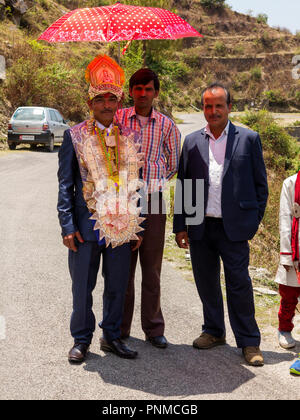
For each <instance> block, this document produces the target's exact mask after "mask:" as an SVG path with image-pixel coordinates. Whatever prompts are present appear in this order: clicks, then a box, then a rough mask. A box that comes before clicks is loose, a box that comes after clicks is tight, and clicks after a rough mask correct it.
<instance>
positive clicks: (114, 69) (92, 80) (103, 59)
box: [85, 55, 125, 101]
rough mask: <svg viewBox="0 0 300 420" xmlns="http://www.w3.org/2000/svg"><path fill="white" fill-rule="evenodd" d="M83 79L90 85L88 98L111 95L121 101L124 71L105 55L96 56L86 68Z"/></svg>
mask: <svg viewBox="0 0 300 420" xmlns="http://www.w3.org/2000/svg"><path fill="white" fill-rule="evenodd" d="M85 79H86V81H87V82H88V83H89V84H90V87H89V97H90V99H91V100H92V99H93V98H95V97H96V96H97V95H104V94H105V93H112V94H113V95H115V96H116V97H117V98H118V101H120V100H121V98H122V96H123V86H124V84H125V74H124V70H123V69H122V68H121V67H120V66H119V65H118V64H117V63H116V62H115V61H114V60H113V59H112V58H110V57H108V56H107V55H98V56H97V57H96V58H94V60H93V61H91V62H90V64H89V65H88V66H87V69H86V72H85Z"/></svg>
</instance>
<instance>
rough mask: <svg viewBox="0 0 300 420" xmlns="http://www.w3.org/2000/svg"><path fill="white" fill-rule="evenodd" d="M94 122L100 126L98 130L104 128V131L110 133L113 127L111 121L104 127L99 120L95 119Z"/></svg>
mask: <svg viewBox="0 0 300 420" xmlns="http://www.w3.org/2000/svg"><path fill="white" fill-rule="evenodd" d="M96 124H97V127H99V128H100V130H106V132H107V133H108V134H110V133H111V130H112V128H113V123H111V124H110V126H109V127H105V126H104V125H103V124H101V122H99V121H97V120H96Z"/></svg>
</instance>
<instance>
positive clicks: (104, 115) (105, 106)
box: [88, 93, 119, 126]
mask: <svg viewBox="0 0 300 420" xmlns="http://www.w3.org/2000/svg"><path fill="white" fill-rule="evenodd" d="M88 104H89V107H90V110H91V111H93V113H94V117H95V119H96V120H97V121H99V122H100V123H101V124H103V125H105V126H108V125H110V124H111V123H112V121H113V118H114V115H115V113H116V111H117V109H118V104H119V102H118V98H117V97H116V96H115V95H113V94H112V93H105V94H104V95H97V96H96V97H95V98H94V99H92V100H91V101H89V102H88Z"/></svg>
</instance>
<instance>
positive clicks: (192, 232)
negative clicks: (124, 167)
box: [174, 83, 268, 366]
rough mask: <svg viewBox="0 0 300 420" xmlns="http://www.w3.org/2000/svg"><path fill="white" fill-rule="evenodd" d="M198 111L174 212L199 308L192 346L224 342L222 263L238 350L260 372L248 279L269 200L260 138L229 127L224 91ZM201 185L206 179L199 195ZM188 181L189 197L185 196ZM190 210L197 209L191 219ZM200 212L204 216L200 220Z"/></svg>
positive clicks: (216, 89)
mask: <svg viewBox="0 0 300 420" xmlns="http://www.w3.org/2000/svg"><path fill="white" fill-rule="evenodd" d="M202 105H203V111H204V115H205V118H206V120H207V122H208V124H207V126H206V128H204V129H202V130H200V131H197V132H195V133H192V134H190V135H189V136H187V138H186V140H185V142H184V145H183V149H182V154H181V159H180V165H179V170H178V181H177V182H178V183H179V184H180V185H178V187H177V189H176V197H175V214H174V233H176V242H177V244H178V246H179V247H180V248H188V247H189V248H190V253H191V261H192V267H193V273H194V277H195V282H196V286H197V289H198V293H199V296H200V298H201V301H202V304H203V313H204V325H203V328H202V334H201V335H200V337H198V338H197V339H195V340H194V343H193V346H194V347H195V348H198V349H207V348H211V347H214V346H216V345H222V344H225V342H226V341H225V323H224V309H223V298H222V291H221V285H220V258H221V259H222V261H223V265H224V273H225V281H226V294H227V304H228V312H229V319H230V324H231V327H232V330H233V333H234V336H235V339H236V343H237V346H238V347H240V348H242V351H243V355H244V357H245V360H246V361H247V362H248V363H249V364H250V365H254V366H261V365H263V363H264V360H263V356H262V353H261V351H260V348H259V346H260V332H259V329H258V326H257V323H256V321H255V308H254V299H253V289H252V283H251V279H250V277H249V273H248V265H249V245H248V240H250V239H252V238H253V237H254V235H255V233H256V231H257V229H258V226H259V224H260V222H261V220H262V218H263V215H264V211H265V207H266V203H267V198H268V185H267V176H266V169H265V165H264V160H263V154H262V146H261V141H260V138H259V135H258V133H255V132H253V131H251V130H248V129H245V128H241V127H237V126H235V125H233V124H232V123H231V122H230V121H229V119H228V116H229V113H230V111H231V107H232V105H231V98H230V93H229V91H228V90H227V89H226V88H225V87H224V86H223V85H221V84H219V83H215V84H212V85H210V86H209V87H208V88H206V89H205V91H204V92H203V95H202ZM189 180H190V181H189ZM199 180H203V181H202V182H203V184H202V187H203V188H202V189H201V184H200V183H199ZM188 182H190V188H189V191H190V197H189V194H187V191H186V189H187V185H188ZM199 185H200V187H199ZM199 191H200V193H202V194H199ZM184 197H185V198H184ZM199 200H200V201H201V202H200V201H199ZM188 201H191V202H188ZM191 208H194V209H195V214H194V215H193V214H191ZM201 208H202V209H203V217H202V218H200V219H199V212H200V211H201ZM178 209H179V211H177V210H178ZM180 209H182V211H180ZM176 212H177V213H178V214H176ZM196 213H198V214H196ZM193 216H194V218H193ZM197 219H198V220H197ZM195 220H196V222H195Z"/></svg>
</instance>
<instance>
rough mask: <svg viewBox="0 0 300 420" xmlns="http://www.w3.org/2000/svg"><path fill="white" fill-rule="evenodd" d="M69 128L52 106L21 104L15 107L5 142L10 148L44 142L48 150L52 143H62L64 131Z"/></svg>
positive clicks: (52, 147) (51, 149)
mask: <svg viewBox="0 0 300 420" xmlns="http://www.w3.org/2000/svg"><path fill="white" fill-rule="evenodd" d="M68 128H70V126H69V125H68V124H67V121H66V120H65V119H64V118H63V117H62V115H61V114H60V113H59V112H58V111H57V110H56V109H53V108H44V107H39V106H22V107H19V108H17V109H16V111H15V112H14V114H13V116H12V117H11V119H10V121H9V124H8V133H7V143H8V147H9V148H10V149H11V150H14V149H15V148H16V146H17V145H18V144H22V143H23V144H24V143H26V144H31V145H37V144H45V145H47V146H48V149H49V151H50V152H53V150H54V143H62V141H63V135H64V131H65V130H67V129H68Z"/></svg>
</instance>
